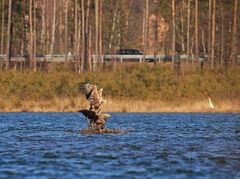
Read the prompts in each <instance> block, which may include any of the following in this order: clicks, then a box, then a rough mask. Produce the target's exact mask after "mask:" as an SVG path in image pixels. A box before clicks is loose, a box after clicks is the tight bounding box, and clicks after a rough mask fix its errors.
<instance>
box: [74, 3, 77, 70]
mask: <svg viewBox="0 0 240 179" xmlns="http://www.w3.org/2000/svg"><path fill="white" fill-rule="evenodd" d="M74 7H75V8H74V60H75V67H76V70H77V68H78V63H77V61H78V1H77V0H75V1H74Z"/></svg>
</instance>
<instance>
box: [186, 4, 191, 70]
mask: <svg viewBox="0 0 240 179" xmlns="http://www.w3.org/2000/svg"><path fill="white" fill-rule="evenodd" d="M190 8H191V0H188V10H187V68H188V65H189V55H190V14H191V9H190Z"/></svg>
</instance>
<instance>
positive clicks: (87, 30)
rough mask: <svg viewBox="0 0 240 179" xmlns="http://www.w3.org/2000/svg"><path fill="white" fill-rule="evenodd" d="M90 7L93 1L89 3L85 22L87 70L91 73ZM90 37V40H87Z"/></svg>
mask: <svg viewBox="0 0 240 179" xmlns="http://www.w3.org/2000/svg"><path fill="white" fill-rule="evenodd" d="M90 5H91V0H88V1H87V11H86V20H85V39H86V41H85V56H86V57H85V60H86V63H85V65H86V66H85V70H87V71H91V70H92V69H91V68H92V67H91V49H88V48H89V46H90V43H91V41H90V40H89V38H90V37H91V36H90V34H89V33H90V32H89V31H90V25H89V24H90V23H89V19H90V18H89V17H90ZM87 37H88V38H87Z"/></svg>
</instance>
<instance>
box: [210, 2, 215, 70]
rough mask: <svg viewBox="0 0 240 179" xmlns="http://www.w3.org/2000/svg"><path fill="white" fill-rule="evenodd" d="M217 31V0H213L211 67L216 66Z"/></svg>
mask: <svg viewBox="0 0 240 179" xmlns="http://www.w3.org/2000/svg"><path fill="white" fill-rule="evenodd" d="M215 31H216V0H213V16H212V43H211V68H212V69H213V68H214V61H215Z"/></svg>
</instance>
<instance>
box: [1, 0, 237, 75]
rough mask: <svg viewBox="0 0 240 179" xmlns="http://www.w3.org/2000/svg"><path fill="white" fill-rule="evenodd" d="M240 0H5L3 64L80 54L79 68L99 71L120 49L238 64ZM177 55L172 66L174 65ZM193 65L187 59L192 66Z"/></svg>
mask: <svg viewBox="0 0 240 179" xmlns="http://www.w3.org/2000/svg"><path fill="white" fill-rule="evenodd" d="M238 7H239V2H238V0H117V1H116V0H14V1H12V0H1V3H0V10H1V22H0V24H1V29H0V30H1V37H0V39H1V49H0V50H1V54H2V55H1V61H0V68H1V70H2V69H11V68H13V67H15V68H20V67H19V66H20V65H19V64H14V62H11V57H14V56H20V57H21V56H23V57H26V59H27V60H26V62H24V64H21V68H25V69H30V70H32V71H37V70H39V69H40V68H39V64H38V62H37V61H36V57H37V56H41V55H51V57H52V56H53V55H54V54H61V55H64V57H65V58H64V59H65V65H66V64H67V63H68V61H69V60H68V54H69V53H70V54H73V57H74V65H75V69H76V70H77V71H78V72H82V71H95V70H97V69H98V66H100V63H101V55H104V54H114V53H115V52H116V50H118V49H120V48H134V49H140V50H142V51H143V52H144V54H165V55H171V56H172V57H174V56H175V55H177V54H182V55H187V57H188V59H189V60H187V64H189V66H191V65H193V63H190V62H191V60H190V59H191V58H190V57H201V56H204V57H207V59H208V61H207V66H208V67H210V68H215V67H218V66H223V65H229V64H237V63H238V62H239V58H240V57H239V48H240V40H239V39H240V35H239V33H238V32H239V30H240V26H239V24H238V23H239V17H240V13H239V9H238ZM174 63H175V62H174V58H172V65H171V66H172V67H174ZM187 66H188V65H187Z"/></svg>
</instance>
